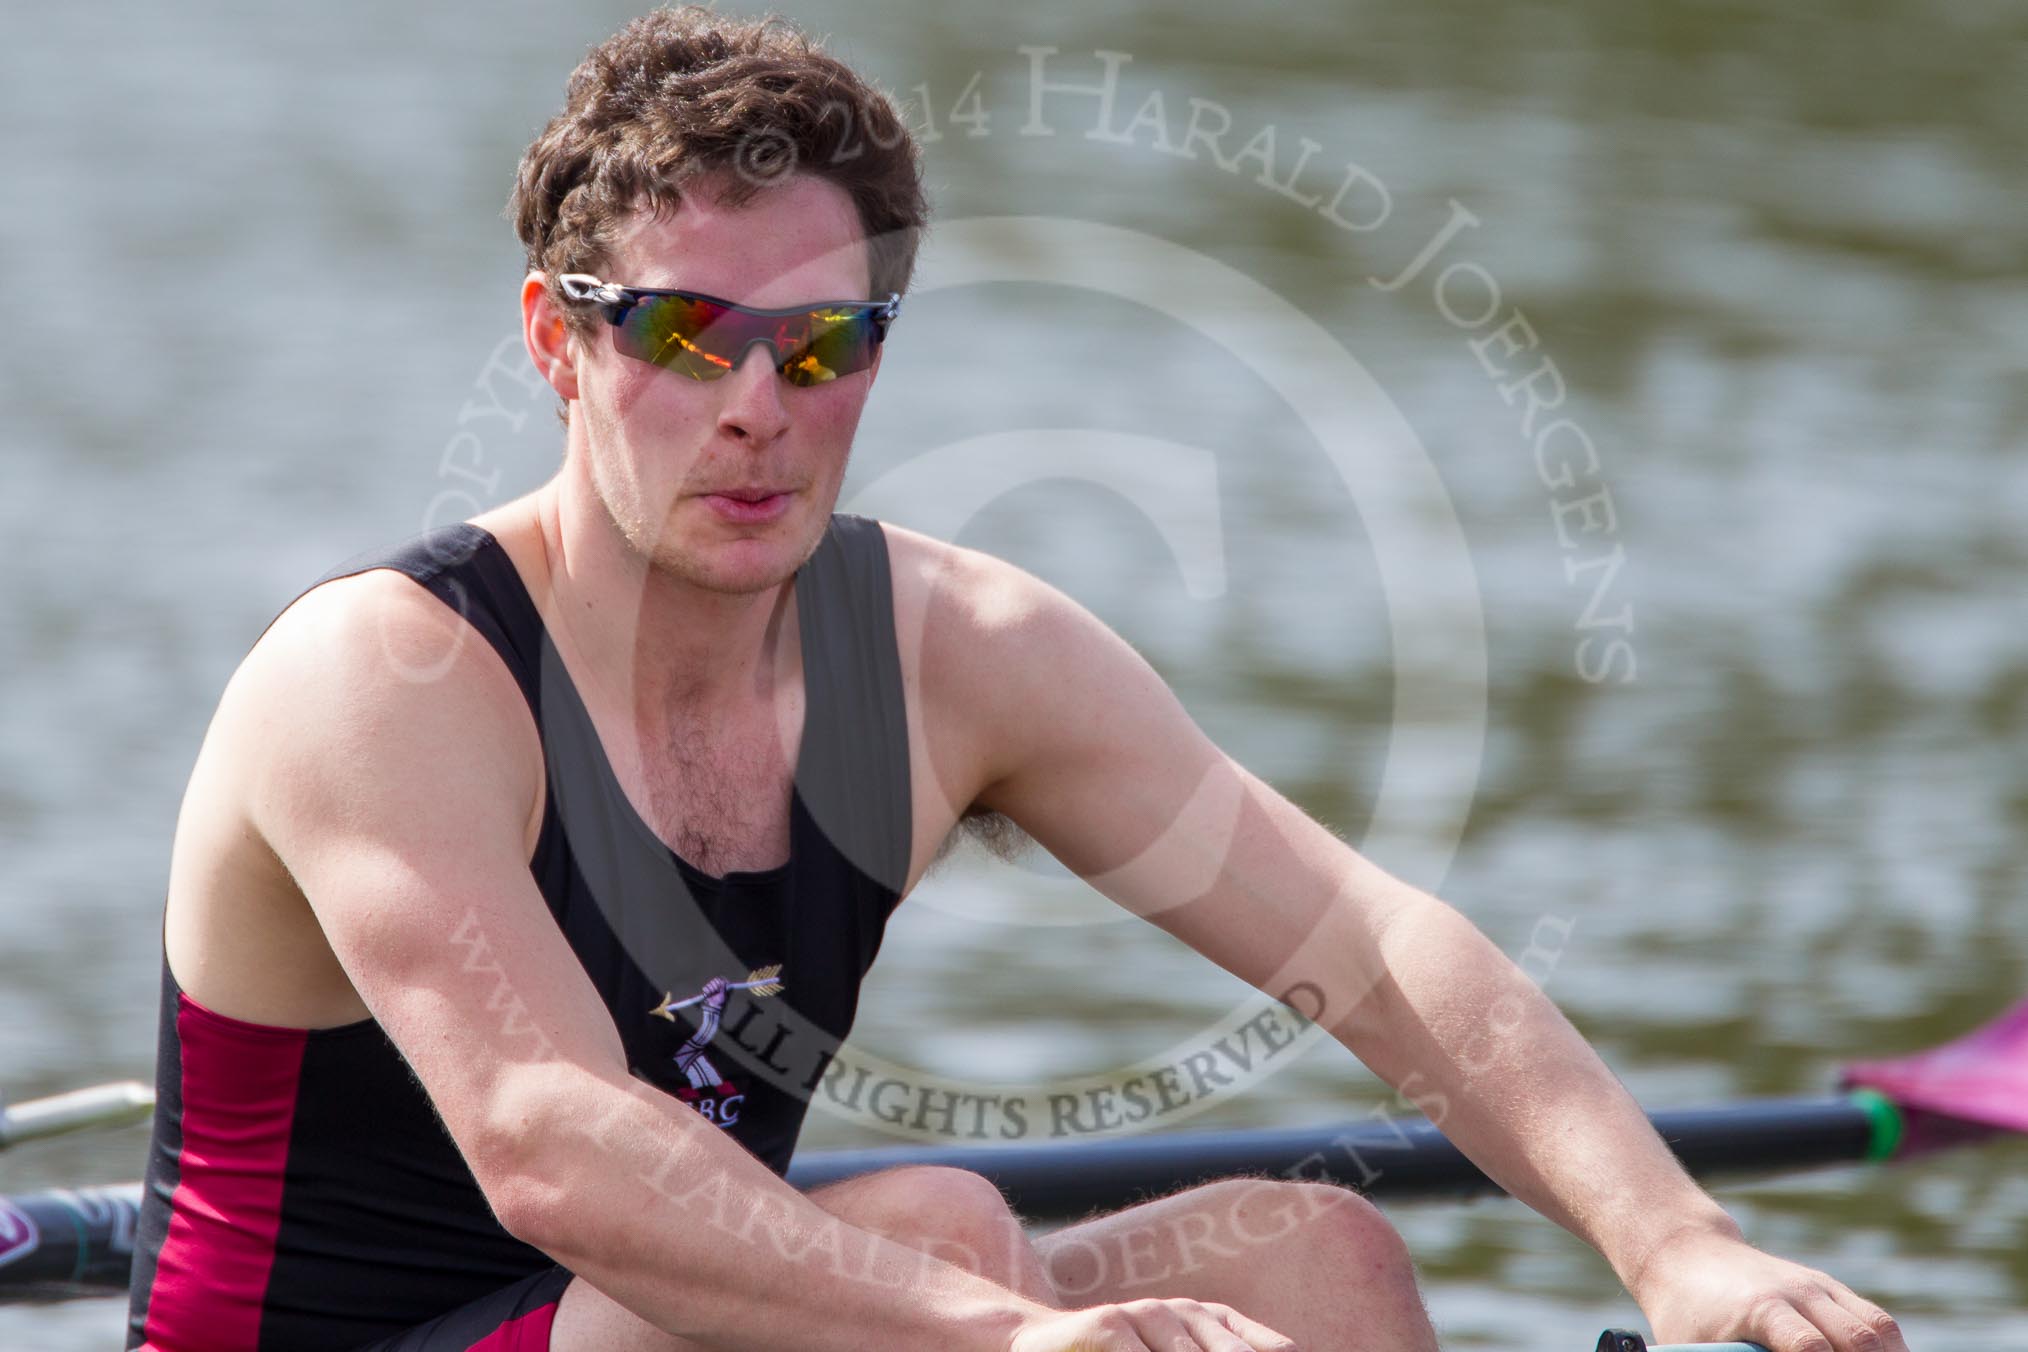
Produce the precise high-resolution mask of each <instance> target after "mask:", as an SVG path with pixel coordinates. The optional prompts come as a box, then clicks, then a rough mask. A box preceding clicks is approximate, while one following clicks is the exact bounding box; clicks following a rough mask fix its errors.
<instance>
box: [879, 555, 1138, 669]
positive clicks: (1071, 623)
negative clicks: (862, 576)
mask: <svg viewBox="0 0 2028 1352" xmlns="http://www.w3.org/2000/svg"><path fill="white" fill-rule="evenodd" d="M882 529H883V530H884V531H885V532H886V534H887V542H888V557H889V560H890V567H891V569H892V571H893V574H894V608H895V620H896V627H897V630H898V632H900V633H901V634H903V635H904V636H905V637H913V638H914V639H916V640H917V641H918V642H919V643H921V644H923V645H926V651H928V652H931V653H934V654H936V655H937V656H939V657H942V658H944V659H945V660H946V661H947V662H950V663H957V664H960V665H964V666H977V667H979V668H981V669H983V670H991V669H993V668H994V667H995V666H996V665H997V664H998V663H1001V662H1003V661H1004V660H1005V659H1006V658H1007V657H1008V656H1009V655H1010V649H1013V648H1017V647H1019V646H1021V645H1023V644H1024V643H1027V642H1029V641H1032V640H1036V639H1039V638H1041V637H1043V636H1044V635H1045V633H1046V632H1047V631H1049V630H1050V629H1058V630H1068V631H1075V630H1086V631H1089V630H1090V629H1092V628H1094V627H1096V628H1097V629H1099V630H1104V628H1105V626H1104V625H1103V624H1101V623H1100V622H1099V621H1098V619H1097V618H1096V617H1094V616H1093V615H1091V613H1090V612H1089V611H1087V610H1086V609H1085V608H1084V607H1083V606H1081V605H1079V604H1078V603H1077V602H1076V601H1074V600H1073V599H1071V598H1070V597H1069V596H1067V595H1065V594H1064V593H1063V592H1062V591H1061V590H1059V589H1058V588H1056V587H1053V586H1051V585H1050V584H1049V583H1047V582H1044V581H1043V580H1042V579H1041V578H1039V577H1036V576H1035V575H1034V574H1033V573H1031V572H1029V571H1028V570H1027V569H1025V568H1022V567H1020V566H1019V565H1017V564H1013V563H1009V562H1008V561H1007V560H1005V559H1002V558H997V557H995V556H994V555H991V554H987V553H984V552H982V551H980V550H976V549H967V548H966V547H964V546H963V545H955V544H950V543H948V542H946V541H943V540H937V539H934V538H932V537H930V536H927V535H923V534H921V533H920V532H917V531H912V530H908V529H906V528H905V527H901V526H896V525H893V524H890V523H886V522H883V523H882ZM1066 636H1067V635H1066ZM967 659H970V660H969V661H967Z"/></svg>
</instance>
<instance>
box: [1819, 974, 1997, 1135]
mask: <svg viewBox="0 0 2028 1352" xmlns="http://www.w3.org/2000/svg"><path fill="white" fill-rule="evenodd" d="M1844 1083H1845V1084H1846V1085H1848V1086H1864V1087H1866V1088H1868V1089H1877V1090H1879V1091H1880V1092H1881V1093H1883V1094H1885V1095H1886V1096H1887V1097H1889V1098H1891V1099H1893V1100H1894V1101H1895V1102H1896V1103H1898V1104H1900V1105H1902V1106H1903V1107H1905V1108H1917V1109H1921V1110H1923V1111H1925V1112H1932V1113H1941V1114H1944V1115H1946V1116H1949V1117H1954V1118H1957V1119H1959V1120H1961V1121H1965V1122H1977V1123H1981V1124H1983V1125H1985V1126H1989V1127H2000V1128H2002V1129H2004V1130H2007V1131H2021V1132H2028V1000H2023V1001H2022V1002H2021V1003H2020V1004H2018V1005H2015V1006H2014V1007H2013V1008H2012V1009H2010V1010H2008V1011H2007V1012H2006V1013H2005V1014H2002V1015H2001V1016H2000V1017H1999V1018H1997V1019H1995V1020H1993V1022H1991V1023H1989V1024H1987V1025H1986V1026H1985V1027H1983V1028H1980V1029H1978V1030H1977V1031H1976V1032H1971V1033H1967V1034H1966V1035H1965V1036H1963V1037H1961V1038H1959V1039H1957V1040H1956V1041H1955V1042H1946V1043H1945V1044H1944V1045H1943V1046H1941V1047H1936V1048H1932V1049H1931V1050H1929V1051H1926V1052H1916V1053H1914V1054H1913V1055H1910V1056H1897V1057H1891V1058H1888V1059H1886V1060H1881V1061H1860V1062H1856V1063H1855V1064H1853V1065H1851V1066H1848V1067H1846V1069H1845V1075H1844Z"/></svg>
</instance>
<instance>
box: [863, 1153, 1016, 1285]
mask: <svg viewBox="0 0 2028 1352" xmlns="http://www.w3.org/2000/svg"><path fill="white" fill-rule="evenodd" d="M863 1181H864V1183H865V1184H866V1185H867V1186H866V1188H865V1190H864V1192H863V1193H862V1194H861V1195H859V1196H857V1197H854V1198H853V1199H852V1202H851V1207H850V1210H851V1219H852V1221H853V1223H854V1224H855V1225H858V1226H859V1227H861V1228H862V1229H866V1230H871V1231H873V1232H874V1233H875V1234H879V1235H883V1236H885V1237H886V1238H888V1239H892V1240H895V1241H897V1242H899V1243H905V1244H908V1245H909V1246H910V1247H912V1248H916V1249H920V1250H922V1251H923V1252H925V1253H929V1254H933V1255H934V1256H936V1257H938V1258H942V1259H944V1260H945V1261H946V1262H951V1263H955V1264H957V1265H958V1266H959V1267H962V1268H965V1269H967V1270H968V1271H971V1272H975V1273H980V1274H981V1275H984V1276H987V1277H996V1275H997V1277H996V1279H997V1280H1000V1281H1002V1282H1004V1281H1006V1275H1005V1274H1006V1272H1007V1270H1008V1268H1009V1265H1010V1262H1012V1261H1013V1260H1014V1259H1016V1258H1017V1257H1018V1256H1020V1254H1021V1252H1022V1251H1024V1250H1025V1249H1026V1247H1027V1240H1026V1238H1025V1236H1024V1235H1023V1233H1022V1230H1021V1222H1020V1220H1019V1218H1018V1217H1016V1216H1015V1214H1014V1212H1013V1210H1012V1209H1011V1208H1010V1207H1009V1206H1008V1205H1007V1199H1006V1198H1005V1197H1004V1196H1002V1195H1001V1193H1000V1189H999V1188H998V1187H997V1186H996V1185H995V1184H994V1183H993V1181H992V1180H991V1179H989V1178H986V1177H985V1176H984V1175H981V1174H975V1173H973V1172H971V1171H970V1170H969V1169H954V1168H949V1167H947V1166H944V1165H935V1164H920V1165H906V1166H903V1167H901V1168H898V1169H889V1170H886V1171H884V1172H882V1173H879V1174H875V1175H873V1176H872V1177H871V1178H868V1179H865V1180H863Z"/></svg>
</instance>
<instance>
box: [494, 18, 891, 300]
mask: <svg viewBox="0 0 2028 1352" xmlns="http://www.w3.org/2000/svg"><path fill="white" fill-rule="evenodd" d="M723 171H731V172H729V173H725V172H723ZM797 171H801V172H804V173H807V174H810V175H813V176H815V177H818V178H823V179H826V180H829V181H830V182H832V183H834V184H836V185H837V186H838V187H840V188H842V189H843V190H844V191H845V192H846V194H847V195H848V196H850V197H851V199H852V202H853V205H854V206H855V207H856V208H857V209H858V212H859V220H860V224H861V226H862V228H863V229H864V230H865V232H866V240H867V248H868V263H869V265H870V267H871V271H872V295H873V296H874V297H883V296H885V295H887V293H888V292H890V291H898V292H902V293H904V294H906V292H907V291H908V283H909V277H910V275H911V274H912V273H913V272H914V270H915V256H916V250H917V248H918V246H919V245H920V243H921V236H922V231H923V229H924V227H925V226H926V225H927V223H928V219H929V200H928V196H927V194H926V193H925V192H924V190H923V184H922V152H921V149H920V147H918V146H917V144H916V140H915V137H914V135H913V134H912V133H910V131H909V130H908V127H907V126H906V124H904V123H903V121H902V120H901V117H900V116H899V114H898V112H897V110H896V108H895V106H894V103H893V101H892V100H891V99H890V97H889V96H888V95H887V94H886V93H885V92H883V91H882V90H880V89H879V88H878V87H877V86H875V85H873V84H871V83H869V82H868V81H866V80H864V79H862V78H860V76H859V75H858V74H857V73H856V72H854V71H853V70H852V69H851V68H850V67H849V66H847V65H845V64H844V63H843V62H842V61H839V60H838V59H837V58H835V57H833V56H830V55H828V54H827V53H825V52H824V51H822V50H821V49H820V48H819V46H818V45H817V44H816V43H815V42H813V41H812V40H811V39H810V38H809V37H808V36H807V35H806V34H804V33H803V32H802V31H801V30H800V29H798V28H796V26H795V25H794V24H792V23H790V22H789V21H788V20H786V19H783V18H781V17H779V16H778V15H773V14H770V15H767V16H765V17H762V18H760V19H736V18H729V17H726V16H724V15H721V14H717V13H715V12H713V11H712V10H711V9H709V8H707V7H705V6H703V5H684V6H682V7H681V8H665V9H657V10H655V11H653V12H651V13H648V14H644V15H642V16H641V17H640V18H638V19H635V20H634V21H633V22H631V23H629V24H628V25H627V26H626V27H625V28H623V29H621V30H620V31H619V32H618V33H615V34H614V35H613V36H612V37H610V38H608V39H606V41H604V42H602V43H600V44H599V45H598V46H597V47H594V48H593V49H592V50H591V53H590V54H589V55H587V56H586V57H585V59H584V60H583V61H582V62H581V63H579V65H578V67H577V69H576V70H574V71H572V72H571V75H570V83H569V84H568V86H567V87H566V90H565V98H564V107H563V111H562V112H560V113H558V114H557V115H556V116H555V117H553V118H551V119H550V121H549V125H548V126H546V127H544V128H543V129H542V134H541V135H539V136H537V137H536V138H535V140H534V141H533V143H531V144H530V145H529V147H528V149H527V151H526V152H525V153H524V154H523V155H522V157H521V165H520V168H519V169H518V170H517V171H516V173H515V179H514V192H513V195H512V196H511V197H510V198H509V199H508V202H507V215H508V216H509V217H510V218H511V219H512V220H513V222H514V231H515V233H516V234H517V235H519V236H520V237H521V242H522V244H523V245H524V246H525V247H526V248H527V250H528V266H529V268H530V269H531V270H540V271H541V272H543V273H544V274H546V275H547V276H548V278H549V294H550V299H551V300H552V302H554V303H555V305H556V306H557V308H558V310H559V311H560V312H561V313H562V314H563V315H564V316H565V317H566V322H567V323H568V324H570V325H571V327H572V328H573V329H574V330H575V331H577V332H578V333H579V334H580V335H584V334H588V333H589V332H590V330H591V317H590V315H588V314H587V313H586V312H585V311H584V310H583V309H582V307H579V306H576V305H572V304H569V303H567V302H566V301H565V300H564V297H563V294H562V292H561V291H560V290H559V289H558V287H557V284H556V278H557V276H558V275H559V274H562V273H566V272H592V273H599V272H602V270H603V269H605V268H606V267H607V266H608V265H609V264H610V263H611V261H612V250H613V249H614V248H615V246H616V245H617V243H618V241H619V237H620V234H621V231H622V228H623V227H624V226H625V225H626V223H627V221H628V220H629V218H630V217H631V216H632V215H633V214H634V213H635V212H636V211H639V210H641V209H643V208H646V209H648V210H650V211H653V212H655V213H664V212H668V211H672V210H674V209H675V208H676V206H677V204H678V203H679V202H680V201H681V200H682V190H683V187H684V185H685V184H686V183H689V182H691V181H692V180H694V179H695V178H696V177H697V176H699V175H701V174H714V175H716V176H717V177H716V178H715V183H716V184H717V185H719V197H720V200H721V201H722V202H723V203H724V204H725V205H727V206H729V207H734V208H737V207H739V206H742V205H744V204H745V203H747V202H748V201H750V200H752V198H753V196H754V195H755V194H756V193H757V192H759V191H760V190H761V189H762V188H764V187H766V186H768V185H769V184H770V183H773V182H775V181H777V180H779V179H781V178H783V177H785V176H786V175H788V174H791V173H795V172H797Z"/></svg>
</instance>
